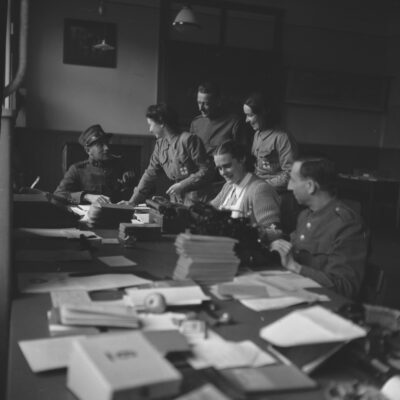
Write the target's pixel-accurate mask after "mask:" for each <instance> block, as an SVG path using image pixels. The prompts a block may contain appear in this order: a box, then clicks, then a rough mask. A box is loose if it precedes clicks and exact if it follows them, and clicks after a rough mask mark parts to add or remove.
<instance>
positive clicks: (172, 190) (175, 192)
mask: <svg viewBox="0 0 400 400" xmlns="http://www.w3.org/2000/svg"><path fill="white" fill-rule="evenodd" d="M182 191H183V188H182V185H181V184H180V183H174V184H173V185H172V186H170V187H169V188H168V189H167V191H166V193H167V194H168V195H169V196H173V197H181V194H182Z"/></svg>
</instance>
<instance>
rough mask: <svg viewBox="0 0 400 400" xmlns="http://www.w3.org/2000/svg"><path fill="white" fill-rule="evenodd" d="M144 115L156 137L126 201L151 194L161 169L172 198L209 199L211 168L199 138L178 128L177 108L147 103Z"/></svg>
mask: <svg viewBox="0 0 400 400" xmlns="http://www.w3.org/2000/svg"><path fill="white" fill-rule="evenodd" d="M146 118H147V123H148V124H149V130H150V132H151V133H152V134H153V135H154V136H155V137H156V139H157V141H156V145H155V148H154V151H153V154H152V156H151V158H150V163H149V166H148V167H147V169H146V171H145V172H144V174H143V176H142V178H141V179H140V182H139V184H138V186H137V187H136V188H135V189H134V191H133V195H132V197H131V198H130V200H129V201H128V202H125V203H127V204H131V205H137V204H139V203H142V202H144V201H145V200H146V199H148V198H150V197H151V196H152V194H153V193H154V188H155V184H156V182H157V179H158V177H159V174H160V173H162V171H164V172H165V174H166V175H167V177H168V178H169V179H170V180H171V181H172V182H174V183H173V184H172V185H171V186H170V187H169V188H168V189H167V191H166V194H167V195H169V197H170V200H171V201H173V202H178V203H183V204H185V205H191V204H192V203H193V202H194V201H199V200H202V201H206V200H208V199H207V194H208V187H207V186H209V182H210V181H211V179H212V176H213V173H214V171H213V166H212V163H211V160H210V159H209V158H208V156H207V154H206V150H205V148H204V145H203V143H202V141H201V139H200V138H199V137H198V136H196V135H193V134H191V133H188V132H181V130H180V128H179V122H178V116H177V114H176V112H175V111H174V110H172V109H171V108H170V107H169V106H168V105H166V104H163V103H161V104H155V105H151V106H149V107H148V109H147V112H146Z"/></svg>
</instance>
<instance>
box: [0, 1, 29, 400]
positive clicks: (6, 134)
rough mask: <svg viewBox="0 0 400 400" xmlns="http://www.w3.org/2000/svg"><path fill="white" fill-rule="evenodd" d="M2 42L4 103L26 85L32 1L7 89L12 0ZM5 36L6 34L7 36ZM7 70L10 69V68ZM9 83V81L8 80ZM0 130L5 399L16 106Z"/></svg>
mask: <svg viewBox="0 0 400 400" xmlns="http://www.w3.org/2000/svg"><path fill="white" fill-rule="evenodd" d="M0 1H1V3H0V11H1V12H0V26H1V28H0V29H1V35H0V37H1V38H4V41H2V42H1V44H0V49H1V68H0V71H1V80H0V87H1V89H2V90H1V97H0V98H1V99H5V98H6V97H8V96H10V95H11V94H12V93H14V92H15V91H16V90H17V89H18V88H19V87H20V85H21V84H22V82H23V79H24V76H25V71H26V59H27V37H28V10H29V0H21V8H20V31H19V35H20V36H19V46H20V47H19V62H20V64H19V67H18V70H17V72H16V74H15V79H14V80H13V81H12V82H11V83H10V84H8V85H7V87H5V88H4V89H3V84H4V83H7V82H5V79H6V78H5V71H6V69H8V66H9V65H10V58H11V52H10V46H9V43H10V35H11V21H10V20H11V18H10V15H11V13H10V7H11V2H12V0H0ZM3 33H4V34H3ZM6 66H7V68H6ZM7 79H9V78H8V77H7ZM3 104H4V106H3V107H2V112H1V126H0V398H5V395H6V394H5V390H6V389H5V388H6V382H7V361H8V344H9V325H10V304H11V295H12V292H11V282H12V269H11V265H12V264H11V259H12V250H11V244H12V243H11V234H12V175H13V174H12V159H11V158H12V136H13V131H14V125H15V112H14V110H13V109H12V108H11V106H10V104H12V102H9V101H6V102H4V103H3Z"/></svg>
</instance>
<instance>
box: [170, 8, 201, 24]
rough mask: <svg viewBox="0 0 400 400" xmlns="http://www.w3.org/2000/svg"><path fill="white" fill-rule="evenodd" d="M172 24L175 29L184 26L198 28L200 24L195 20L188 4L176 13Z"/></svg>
mask: <svg viewBox="0 0 400 400" xmlns="http://www.w3.org/2000/svg"><path fill="white" fill-rule="evenodd" d="M172 26H173V27H174V28H176V29H177V30H185V29H186V28H196V29H199V28H200V25H199V23H198V22H197V20H196V16H195V15H194V13H193V10H192V9H191V8H190V7H189V6H183V7H182V10H181V11H179V12H178V14H177V15H176V17H175V20H174V22H173V23H172Z"/></svg>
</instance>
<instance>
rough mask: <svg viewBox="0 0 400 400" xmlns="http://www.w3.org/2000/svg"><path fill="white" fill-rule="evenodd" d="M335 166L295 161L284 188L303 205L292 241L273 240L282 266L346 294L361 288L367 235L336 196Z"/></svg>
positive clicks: (322, 161)
mask: <svg viewBox="0 0 400 400" xmlns="http://www.w3.org/2000/svg"><path fill="white" fill-rule="evenodd" d="M335 184H336V172H335V166H334V164H333V163H332V162H331V161H329V160H327V159H325V158H309V159H303V160H297V161H295V162H294V164H293V167H292V170H291V173H290V180H289V185H288V189H289V190H292V191H293V194H294V197H295V198H296V200H297V202H298V203H299V204H301V205H304V206H306V207H307V209H305V210H303V211H302V212H301V213H300V215H299V217H298V220H297V227H296V230H295V231H294V232H293V233H292V234H291V241H290V242H287V241H285V240H283V239H279V240H276V241H274V242H273V243H272V244H271V250H276V251H278V252H279V254H280V258H281V262H282V265H283V267H285V268H287V269H289V270H290V271H293V272H296V273H299V274H301V275H304V276H307V277H309V278H311V279H313V280H314V281H316V282H318V283H320V284H321V285H323V286H325V287H328V288H331V289H333V290H335V291H336V292H338V293H340V294H342V295H344V296H346V297H355V296H356V295H357V294H358V292H359V290H360V286H361V282H362V280H363V276H364V269H365V263H366V257H367V238H366V236H367V235H366V231H365V229H364V226H363V223H362V221H361V218H360V216H359V215H358V214H357V213H356V212H355V211H353V210H352V209H351V208H349V207H348V206H346V205H345V204H344V203H343V202H341V201H340V200H338V199H337V198H336V196H335V192H336V185H335Z"/></svg>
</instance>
